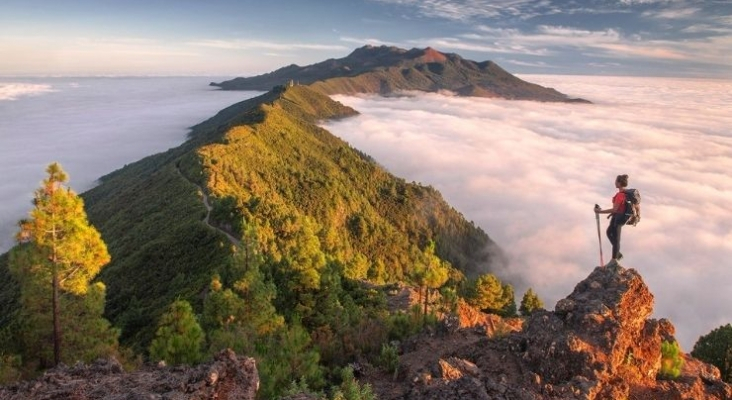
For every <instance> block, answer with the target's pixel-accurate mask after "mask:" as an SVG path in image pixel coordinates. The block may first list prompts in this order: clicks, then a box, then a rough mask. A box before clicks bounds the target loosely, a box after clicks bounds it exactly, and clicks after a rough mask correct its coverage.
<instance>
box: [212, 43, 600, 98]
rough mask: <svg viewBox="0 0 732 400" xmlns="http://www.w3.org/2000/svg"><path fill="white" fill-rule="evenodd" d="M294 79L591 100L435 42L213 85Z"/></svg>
mask: <svg viewBox="0 0 732 400" xmlns="http://www.w3.org/2000/svg"><path fill="white" fill-rule="evenodd" d="M290 81H292V82H298V83H300V84H304V85H311V86H312V87H313V88H316V89H318V90H320V91H322V92H323V93H326V94H358V93H372V94H380V95H389V94H395V93H399V92H401V91H410V90H417V91H425V92H438V91H451V92H454V93H456V94H457V95H460V96H474V97H499V98H505V99H512V100H534V101H552V102H568V103H589V101H587V100H584V99H580V98H569V97H568V96H567V95H565V94H562V93H560V92H558V91H556V90H554V89H552V88H545V87H542V86H540V85H536V84H533V83H529V82H526V81H523V80H521V79H519V78H518V77H516V76H514V75H512V74H510V73H508V72H506V71H505V70H504V69H502V68H501V67H500V66H498V64H496V63H494V62H492V61H483V62H475V61H471V60H467V59H464V58H462V57H461V56H459V55H457V54H455V53H441V52H439V51H437V50H435V49H433V48H431V47H427V48H425V49H418V48H413V49H411V50H405V49H401V48H398V47H393V46H391V47H390V46H378V47H376V46H370V45H367V46H363V47H360V48H357V49H355V50H354V51H353V52H352V53H350V54H349V55H347V56H346V57H343V58H339V59H334V58H331V59H328V60H325V61H322V62H319V63H315V64H311V65H307V66H304V67H301V66H298V65H295V64H291V65H288V66H286V67H282V68H279V69H277V70H275V71H272V72H269V73H265V74H262V75H257V76H253V77H248V78H242V77H239V78H234V79H232V80H228V81H224V82H220V83H214V82H212V83H211V86H216V87H219V88H221V89H223V90H269V88H271V87H274V86H276V85H285V84H287V83H288V82H290Z"/></svg>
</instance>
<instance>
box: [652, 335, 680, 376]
mask: <svg viewBox="0 0 732 400" xmlns="http://www.w3.org/2000/svg"><path fill="white" fill-rule="evenodd" d="M683 366H684V359H683V358H682V357H681V349H680V348H679V343H678V342H676V341H674V342H673V343H672V342H667V341H665V340H664V341H663V343H661V368H660V369H659V370H658V377H659V378H660V379H676V378H678V377H679V375H681V368H682V367H683Z"/></svg>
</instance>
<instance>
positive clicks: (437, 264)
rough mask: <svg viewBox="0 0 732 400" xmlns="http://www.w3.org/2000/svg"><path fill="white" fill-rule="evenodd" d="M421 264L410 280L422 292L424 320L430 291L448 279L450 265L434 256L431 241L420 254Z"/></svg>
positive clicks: (433, 245)
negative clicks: (419, 287) (413, 281)
mask: <svg viewBox="0 0 732 400" xmlns="http://www.w3.org/2000/svg"><path fill="white" fill-rule="evenodd" d="M422 263H423V264H422V265H418V266H417V268H415V271H414V272H413V273H412V278H413V279H414V280H415V281H416V283H417V284H418V285H419V286H421V287H422V288H423V290H424V304H423V306H424V313H423V316H424V318H425V319H426V318H427V305H428V304H429V297H430V291H431V290H435V289H439V288H440V287H442V285H444V284H445V283H446V282H447V280H448V279H449V278H450V264H449V263H447V262H445V261H443V260H441V259H440V258H439V257H438V256H437V255H436V254H435V242H433V241H430V242H429V243H428V244H427V247H426V248H425V249H424V251H423V252H422Z"/></svg>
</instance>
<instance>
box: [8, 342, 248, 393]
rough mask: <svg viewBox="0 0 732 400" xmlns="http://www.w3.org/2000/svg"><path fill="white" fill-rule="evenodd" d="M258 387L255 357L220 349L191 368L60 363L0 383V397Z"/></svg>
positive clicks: (110, 362)
mask: <svg viewBox="0 0 732 400" xmlns="http://www.w3.org/2000/svg"><path fill="white" fill-rule="evenodd" d="M258 388H259V375H258V373H257V367H256V365H255V362H254V359H253V358H249V357H237V356H236V354H234V353H233V352H232V351H223V352H221V353H219V354H218V355H217V356H216V357H215V359H214V360H213V361H212V362H210V363H206V364H201V365H199V366H196V367H194V368H189V367H174V368H171V367H153V366H149V367H146V368H143V369H141V370H139V371H136V372H133V373H125V372H124V370H123V369H122V366H121V365H120V364H119V363H118V362H117V361H115V360H100V361H98V362H96V363H94V364H92V365H88V366H87V365H81V364H80V365H76V366H74V367H67V366H64V365H60V366H58V367H56V368H54V369H52V370H49V371H47V372H46V373H45V374H43V376H41V377H39V378H37V379H35V380H33V381H29V382H21V383H19V384H16V385H11V386H6V387H0V399H2V400H26V399H28V400H31V399H32V400H52V399H53V400H91V399H105V400H204V399H221V400H225V399H228V400H234V399H236V400H239V399H241V400H253V399H254V398H255V396H256V393H257V389H258Z"/></svg>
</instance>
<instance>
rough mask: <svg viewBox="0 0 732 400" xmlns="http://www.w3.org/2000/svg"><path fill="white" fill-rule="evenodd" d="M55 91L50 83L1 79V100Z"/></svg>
mask: <svg viewBox="0 0 732 400" xmlns="http://www.w3.org/2000/svg"><path fill="white" fill-rule="evenodd" d="M53 91H54V90H53V88H52V87H51V85H48V84H38V83H26V82H2V81H0V101H2V100H16V99H18V98H19V97H23V96H37V95H41V94H44V93H49V92H53Z"/></svg>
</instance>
